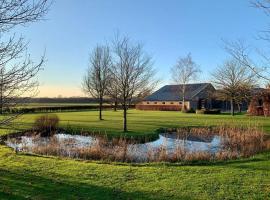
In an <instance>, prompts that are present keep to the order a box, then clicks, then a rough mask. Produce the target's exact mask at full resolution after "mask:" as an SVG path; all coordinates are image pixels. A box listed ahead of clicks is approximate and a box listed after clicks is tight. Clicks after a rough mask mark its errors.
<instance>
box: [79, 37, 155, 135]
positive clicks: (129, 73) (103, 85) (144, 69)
mask: <svg viewBox="0 0 270 200" xmlns="http://www.w3.org/2000/svg"><path fill="white" fill-rule="evenodd" d="M154 77H155V70H154V69H153V66H152V58H151V57H150V56H149V55H147V54H146V53H145V52H144V50H143V46H142V45H141V44H139V43H135V42H133V41H131V40H130V39H129V38H128V37H120V36H116V37H115V39H114V40H113V41H112V42H111V44H110V45H98V46H96V47H95V48H94V50H93V51H92V53H91V54H90V60H89V67H88V70H87V73H86V74H85V76H84V79H83V84H82V85H83V90H84V91H85V93H87V94H89V95H90V96H92V97H95V98H97V99H98V100H99V119H100V120H102V119H103V118H102V105H103V100H104V97H105V96H108V97H110V98H112V99H113V101H114V103H115V106H117V105H118V103H119V104H121V106H122V109H123V130H124V131H125V132H126V131H128V128H127V110H128V108H129V106H130V104H131V102H132V100H133V99H134V98H138V97H140V96H144V94H146V93H147V92H149V91H151V90H152V88H154V87H155V85H156V83H157V80H156V79H155V78H154Z"/></svg>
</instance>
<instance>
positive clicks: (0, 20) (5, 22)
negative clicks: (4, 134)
mask: <svg viewBox="0 0 270 200" xmlns="http://www.w3.org/2000/svg"><path fill="white" fill-rule="evenodd" d="M50 4H51V1H49V0H1V2H0V113H1V114H2V113H3V112H4V110H5V109H6V108H9V107H10V106H15V105H16V104H17V103H18V102H19V101H20V102H22V101H23V100H25V99H27V97H29V96H31V95H33V94H34V93H35V91H36V88H37V85H38V82H37V80H36V79H35V77H36V75H37V73H38V72H39V71H40V70H41V67H42V65H43V63H44V56H42V58H41V60H40V61H39V62H38V63H34V62H33V61H32V60H31V59H30V56H29V55H28V54H27V43H26V42H25V41H24V39H23V38H22V37H20V38H18V39H16V37H15V35H16V34H15V33H12V30H14V29H13V28H15V27H16V26H18V25H24V26H26V25H28V24H30V23H31V22H36V21H39V20H41V19H43V17H44V15H45V14H46V13H47V11H48V9H49V6H50ZM10 35H12V36H11V37H10V39H8V40H7V39H6V38H7V37H9V36H10ZM14 118H15V116H10V117H9V118H8V119H4V120H2V121H0V125H3V124H6V123H7V122H10V121H11V120H13V119H14Z"/></svg>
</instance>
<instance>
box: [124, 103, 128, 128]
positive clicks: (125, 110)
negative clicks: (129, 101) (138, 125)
mask: <svg viewBox="0 0 270 200" xmlns="http://www.w3.org/2000/svg"><path fill="white" fill-rule="evenodd" d="M127 131H128V129H127V106H126V105H124V132H127Z"/></svg>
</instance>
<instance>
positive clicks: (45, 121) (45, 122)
mask: <svg viewBox="0 0 270 200" xmlns="http://www.w3.org/2000/svg"><path fill="white" fill-rule="evenodd" d="M58 124H59V118H58V116H57V115H55V114H51V115H42V116H40V117H37V118H36V121H35V124H34V128H35V129H36V130H37V131H39V133H40V135H41V136H50V135H52V134H54V133H55V131H56V130H57V127H58Z"/></svg>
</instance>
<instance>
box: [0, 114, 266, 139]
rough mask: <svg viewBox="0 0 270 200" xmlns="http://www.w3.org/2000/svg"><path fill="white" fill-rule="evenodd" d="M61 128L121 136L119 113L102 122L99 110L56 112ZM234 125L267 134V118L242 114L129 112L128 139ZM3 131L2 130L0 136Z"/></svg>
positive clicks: (27, 122) (29, 119)
mask: <svg viewBox="0 0 270 200" xmlns="http://www.w3.org/2000/svg"><path fill="white" fill-rule="evenodd" d="M55 114H57V115H58V117H59V118H60V126H61V127H63V128H67V127H69V128H72V129H74V130H76V131H81V130H86V131H100V132H101V133H104V134H109V135H116V136H119V135H123V132H122V126H123V125H122V123H123V113H122V111H117V112H114V111H103V118H104V120H102V121H100V120H98V111H83V112H59V113H55ZM40 115H44V113H42V114H26V115H24V116H22V117H20V118H19V119H18V120H16V121H15V122H14V125H13V126H11V127H10V129H11V130H10V131H9V132H14V129H18V130H21V129H26V128H31V127H32V125H33V122H34V120H35V119H36V118H37V117H38V116H40ZM224 124H235V125H236V126H245V125H250V124H251V125H255V126H258V127H261V128H263V129H264V130H265V132H267V133H269V134H270V119H269V118H265V117H249V116H246V115H244V114H242V115H236V116H234V117H232V116H231V115H230V114H220V115H198V114H183V113H181V112H175V111H138V110H129V111H128V129H129V132H128V133H127V134H126V135H127V136H146V135H156V134H157V133H156V130H157V129H159V128H176V127H184V126H216V125H224ZM5 132H6V130H5V131H2V134H4V133H5Z"/></svg>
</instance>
